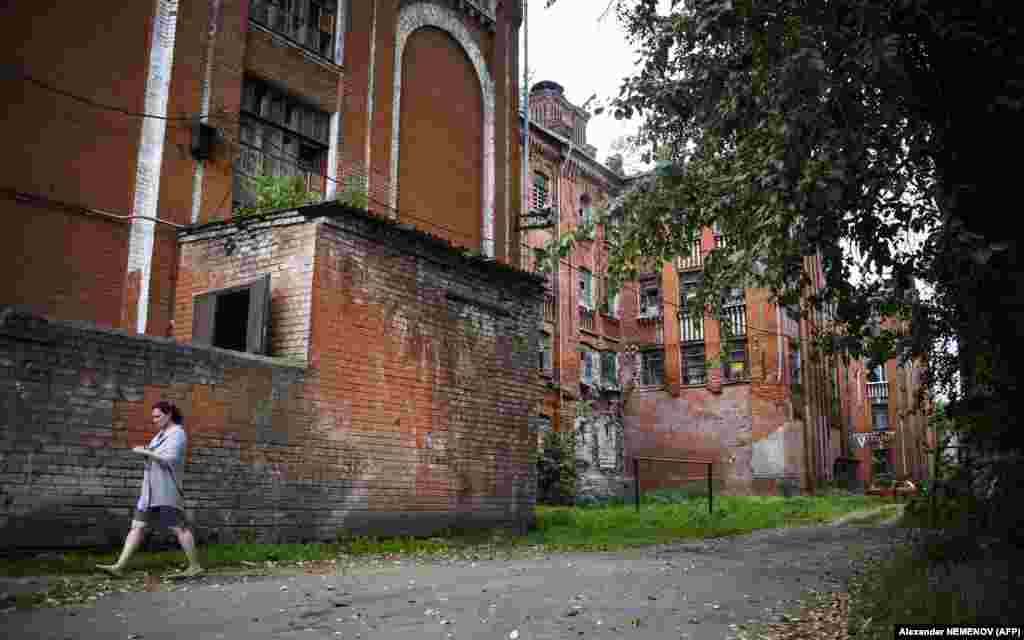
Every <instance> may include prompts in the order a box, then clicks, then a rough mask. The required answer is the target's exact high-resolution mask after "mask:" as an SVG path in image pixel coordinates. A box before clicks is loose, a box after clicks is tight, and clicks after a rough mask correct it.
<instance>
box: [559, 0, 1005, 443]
mask: <svg viewBox="0 0 1024 640" xmlns="http://www.w3.org/2000/svg"><path fill="white" fill-rule="evenodd" d="M614 4H615V6H616V7H617V9H618V16H619V18H620V20H621V22H622V24H623V25H624V27H625V30H626V32H627V33H628V35H629V38H630V40H631V42H632V44H633V45H634V46H635V48H636V50H637V51H638V54H639V62H640V66H639V70H638V72H637V73H636V74H635V76H634V77H630V78H627V79H625V80H624V82H623V84H622V87H621V90H620V94H619V97H618V98H617V99H615V100H614V101H613V102H612V105H611V110H612V111H613V112H614V114H615V116H616V117H617V118H632V117H638V118H640V120H641V128H640V131H639V133H638V134H637V136H636V138H635V139H634V140H631V141H629V142H630V146H633V147H642V148H646V149H649V152H648V154H647V155H648V157H647V158H645V160H646V161H650V160H652V159H653V158H654V156H657V157H658V159H659V164H658V167H657V168H656V169H655V171H653V172H651V174H650V175H648V176H647V177H645V178H640V179H637V180H635V181H634V182H633V185H632V186H631V190H630V191H629V193H628V194H627V195H626V196H625V198H624V202H623V205H622V211H623V214H624V215H623V224H622V226H621V228H620V229H618V230H617V231H616V233H615V234H612V236H611V237H610V243H609V244H610V246H611V255H610V257H609V261H608V271H609V276H610V280H611V283H610V284H611V285H612V286H613V287H618V285H619V283H621V282H623V281H626V280H630V279H633V278H635V277H636V275H637V274H638V270H639V269H640V268H641V266H642V263H643V261H644V260H650V261H654V262H655V263H658V262H661V261H668V260H671V259H673V258H675V257H676V256H679V255H682V254H685V253H686V252H687V251H688V249H689V247H690V246H691V243H692V241H693V240H694V238H695V237H696V233H697V232H698V231H699V230H700V229H702V228H704V227H708V226H712V225H713V224H717V225H718V227H719V229H720V230H721V232H722V235H723V237H725V238H727V239H728V243H727V244H726V245H724V246H721V247H716V248H715V249H713V250H712V251H711V253H710V254H709V255H708V257H707V259H706V261H705V272H704V273H705V275H704V279H703V281H702V286H701V288H700V291H699V292H698V300H697V303H698V305H700V306H705V307H708V308H709V309H710V310H711V312H712V314H713V315H715V316H718V317H721V302H722V298H723V294H724V293H725V291H726V290H727V289H728V288H730V287H739V286H751V287H764V288H767V289H769V290H771V291H772V292H773V293H774V294H775V295H776V296H777V297H778V298H779V300H780V301H781V302H782V303H784V304H788V305H794V306H801V308H800V311H801V314H802V315H803V316H804V317H805V318H811V319H812V320H814V322H813V323H812V324H813V325H815V326H814V328H813V332H814V333H815V338H816V342H817V344H818V346H819V347H821V348H822V349H823V350H825V351H840V352H844V353H848V354H850V355H852V356H853V357H862V356H868V355H870V356H872V357H876V358H880V359H882V360H886V359H888V358H889V357H898V358H900V359H901V360H906V359H909V358H915V359H920V360H925V359H926V360H927V361H928V369H927V373H926V376H927V377H926V379H925V382H926V383H927V384H928V386H929V387H930V390H931V391H934V392H941V393H944V394H946V395H947V396H949V397H951V398H958V397H968V398H973V399H974V401H973V402H970V403H957V411H958V412H960V413H961V415H970V416H971V417H972V420H971V428H972V429H974V430H975V431H976V432H977V434H978V438H979V439H981V438H982V437H983V438H984V439H985V440H986V441H988V442H992V443H995V446H997V447H1000V448H1003V449H1009V448H1017V449H1021V448H1024V431H1022V430H1020V429H1016V428H1014V427H1015V424H1016V416H1018V415H1019V414H1020V411H1019V410H1013V409H1012V408H1011V406H1013V407H1015V406H1016V405H1015V403H1016V402H1019V396H1020V394H1019V393H1018V392H1017V391H1016V389H1017V384H1016V380H1017V379H1018V378H1019V377H1020V376H1019V371H1017V368H1019V364H1018V363H1019V360H1018V359H1016V358H1015V349H1016V346H1015V345H1016V344H1017V334H1016V327H1017V326H1019V324H1020V322H1021V318H1020V315H1019V312H1018V313H1009V314H1004V313H1002V312H1001V311H1000V310H998V309H996V308H995V307H992V305H991V304H989V301H990V300H996V299H1004V298H1005V297H1006V296H1008V295H1009V296H1011V297H1014V299H1015V300H1018V301H1019V300H1020V295H1021V294H1020V292H1021V291H1024V288H1022V287H1020V286H1018V285H1014V284H1011V281H1012V280H1014V279H1016V281H1017V282H1019V281H1020V280H1021V278H1022V269H1021V266H1020V262H1019V251H1018V250H1017V248H1016V247H1017V244H1016V240H1014V239H1012V238H1011V237H1010V235H1009V233H1008V227H1005V225H1002V224H1001V223H1000V214H999V213H998V212H999V211H1000V204H999V203H1002V202H1008V201H1013V200H1014V198H1015V195H1014V193H1013V191H1012V189H1013V186H1014V184H1015V180H1014V178H1013V174H1012V171H1011V170H1010V169H1009V168H1008V167H1006V166H1005V163H1002V162H1001V161H1000V160H999V159H998V156H997V155H994V154H992V153H991V150H990V148H988V145H989V143H988V142H987V141H989V140H992V139H998V138H999V137H1000V135H1002V133H1004V132H1005V131H1010V130H1014V129H1016V128H1017V123H1019V122H1020V117H1021V115H1022V112H1024V84H1021V83H1019V82H1017V81H1016V80H1013V78H1015V77H1016V75H1017V74H1015V70H1016V65H1017V62H1016V60H1015V58H1014V57H1013V56H1014V54H1012V53H1011V52H1012V51H1014V50H1015V47H1014V46H1013V44H1014V42H1015V41H1016V40H1017V39H1018V36H1017V35H1016V34H1014V33H1013V31H1012V29H1015V28H1016V27H1015V26H1013V25H1012V24H1011V22H1010V21H1006V20H1005V19H1004V18H1003V17H1002V16H1001V15H1000V14H999V12H997V11H993V10H992V7H991V6H989V5H990V3H988V2H983V3H974V4H971V5H970V6H969V7H967V6H962V3H948V2H944V1H942V0H904V1H902V2H892V1H891V0H835V1H832V2H821V1H814V2H805V1H804V0H772V1H771V2H751V1H749V0H737V1H735V2H726V1H721V0H699V1H696V2H685V3H684V2H676V3H671V5H670V6H669V7H668V8H667V9H666V7H665V6H664V5H663V3H656V2H649V1H647V0H621V1H617V2H615V3H614ZM957 59H971V60H972V61H973V64H975V65H977V67H978V68H984V69H986V70H987V71H986V73H984V74H975V75H973V76H972V77H970V78H966V79H965V78H963V75H962V74H961V73H959V72H958V71H957V70H955V67H954V66H950V65H943V64H937V62H936V61H938V60H957ZM937 105H942V106H941V107H939V106H937ZM581 237H583V231H577V232H576V233H569V234H566V235H565V236H563V237H562V239H561V242H560V244H559V246H558V247H554V249H555V250H556V251H555V252H556V253H557V254H559V255H565V253H566V252H567V251H568V249H569V247H570V246H572V245H573V244H574V243H575V242H577V241H578V240H579V239H580V238H581ZM808 257H813V258H814V261H817V260H818V259H819V258H820V265H821V268H822V270H823V272H824V276H825V282H824V287H820V288H819V287H818V286H816V283H814V282H812V280H811V278H810V273H809V270H808V267H807V264H808V261H807V260H806V258H808ZM854 273H857V274H858V275H860V276H862V277H861V278H860V279H859V280H857V279H852V278H851V275H853V274H854ZM919 283H920V284H926V285H928V290H926V291H924V292H921V291H918V290H917V289H916V285H917V284H919ZM811 285H815V286H811ZM807 291H809V292H810V294H811V295H809V296H807V297H802V295H803V293H805V292H807ZM1009 291H1014V293H1012V294H1011V293H1008V292H1009ZM1015 304H1018V305H1019V303H1015ZM1002 308H1007V303H1006V302H1005V301H1004V303H1003V305H1002ZM826 309H829V310H833V311H834V312H835V314H836V316H837V318H838V320H839V322H838V323H836V324H835V325H834V326H832V327H828V328H826V327H823V326H821V325H822V323H821V322H819V321H818V320H817V319H816V314H814V313H812V311H823V310H826ZM883 317H885V318H894V319H897V320H902V321H904V322H903V323H901V324H900V325H899V328H898V329H884V330H881V331H875V330H873V328H872V325H873V323H874V322H875V321H876V319H877V318H883ZM808 346H811V345H808ZM957 348H959V350H960V352H961V355H959V356H958V355H955V351H956V349H957ZM812 353H813V351H812ZM959 374H963V376H962V380H963V382H964V383H965V384H964V387H963V389H962V391H963V393H962V394H961V393H960V390H961V389H960V386H959V381H958V375H959ZM965 424H966V423H965Z"/></svg>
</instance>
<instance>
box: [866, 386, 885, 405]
mask: <svg viewBox="0 0 1024 640" xmlns="http://www.w3.org/2000/svg"><path fill="white" fill-rule="evenodd" d="M868 399H869V400H871V402H874V403H878V404H884V403H886V402H889V383H888V382H886V381H883V382H869V383H868Z"/></svg>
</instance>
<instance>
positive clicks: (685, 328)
mask: <svg viewBox="0 0 1024 640" xmlns="http://www.w3.org/2000/svg"><path fill="white" fill-rule="evenodd" d="M679 330H680V332H681V334H682V335H681V336H680V337H681V338H682V342H703V341H704V314H689V313H681V314H680V315H679Z"/></svg>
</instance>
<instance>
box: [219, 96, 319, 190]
mask: <svg viewBox="0 0 1024 640" xmlns="http://www.w3.org/2000/svg"><path fill="white" fill-rule="evenodd" d="M330 120H331V117H330V115H329V114H327V113H325V112H323V111H320V110H318V109H316V108H314V107H311V106H308V105H306V104H304V103H302V102H301V101H299V100H298V99H296V98H294V97H292V96H289V95H287V94H285V93H283V92H281V91H279V90H277V89H276V88H274V87H272V86H271V85H269V84H267V83H265V82H263V81H262V80H258V79H256V78H248V77H247V78H245V80H244V82H243V83H242V105H241V113H240V117H239V142H240V146H241V149H240V152H239V158H238V162H237V164H236V166H235V180H234V204H235V207H236V208H237V207H240V206H252V205H253V204H254V203H255V201H256V192H255V184H254V179H255V178H258V177H261V176H276V177H297V178H299V179H301V181H302V183H303V184H304V186H305V188H306V189H307V190H308V191H309V192H310V195H311V197H312V199H313V200H315V201H317V200H321V199H322V198H323V195H324V192H325V182H326V177H325V176H326V174H327V150H328V147H329V144H330Z"/></svg>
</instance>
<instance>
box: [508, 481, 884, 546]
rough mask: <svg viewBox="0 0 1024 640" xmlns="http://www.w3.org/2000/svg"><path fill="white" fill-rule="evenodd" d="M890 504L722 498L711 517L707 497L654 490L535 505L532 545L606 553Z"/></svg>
mask: <svg viewBox="0 0 1024 640" xmlns="http://www.w3.org/2000/svg"><path fill="white" fill-rule="evenodd" d="M888 503H891V500H888V499H884V498H877V497H872V496H861V495H854V494H848V493H839V492H834V493H832V494H829V495H822V496H795V497H792V498H783V497H776V496H721V497H716V498H715V500H714V507H715V509H714V513H708V502H707V499H706V498H702V497H694V496H692V495H690V494H686V493H682V492H671V491H660V492H654V493H653V494H650V495H648V496H645V499H642V500H641V506H640V511H639V512H637V511H636V507H635V506H634V505H627V504H622V503H619V504H615V503H611V504H606V505H604V506H593V507H585V508H580V507H537V525H538V526H537V529H536V530H534V531H532V532H530V533H529V535H527V537H526V541H527V542H528V543H529V544H538V545H544V546H548V547H553V548H556V549H595V550H607V549H615V548H622V547H628V546H635V545H645V544H658V543H664V542H671V541H673V540H681V539H688V538H709V537H719V536H727V535H734V534H740V533H747V532H750V531H755V530H757V529H771V528H778V527H787V526H794V525H802V524H814V523H821V522H828V521H830V520H833V519H835V518H837V517H839V516H841V515H843V514H846V513H850V512H852V511H858V510H862V509H870V508H874V507H878V506H882V505H885V504H888Z"/></svg>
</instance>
